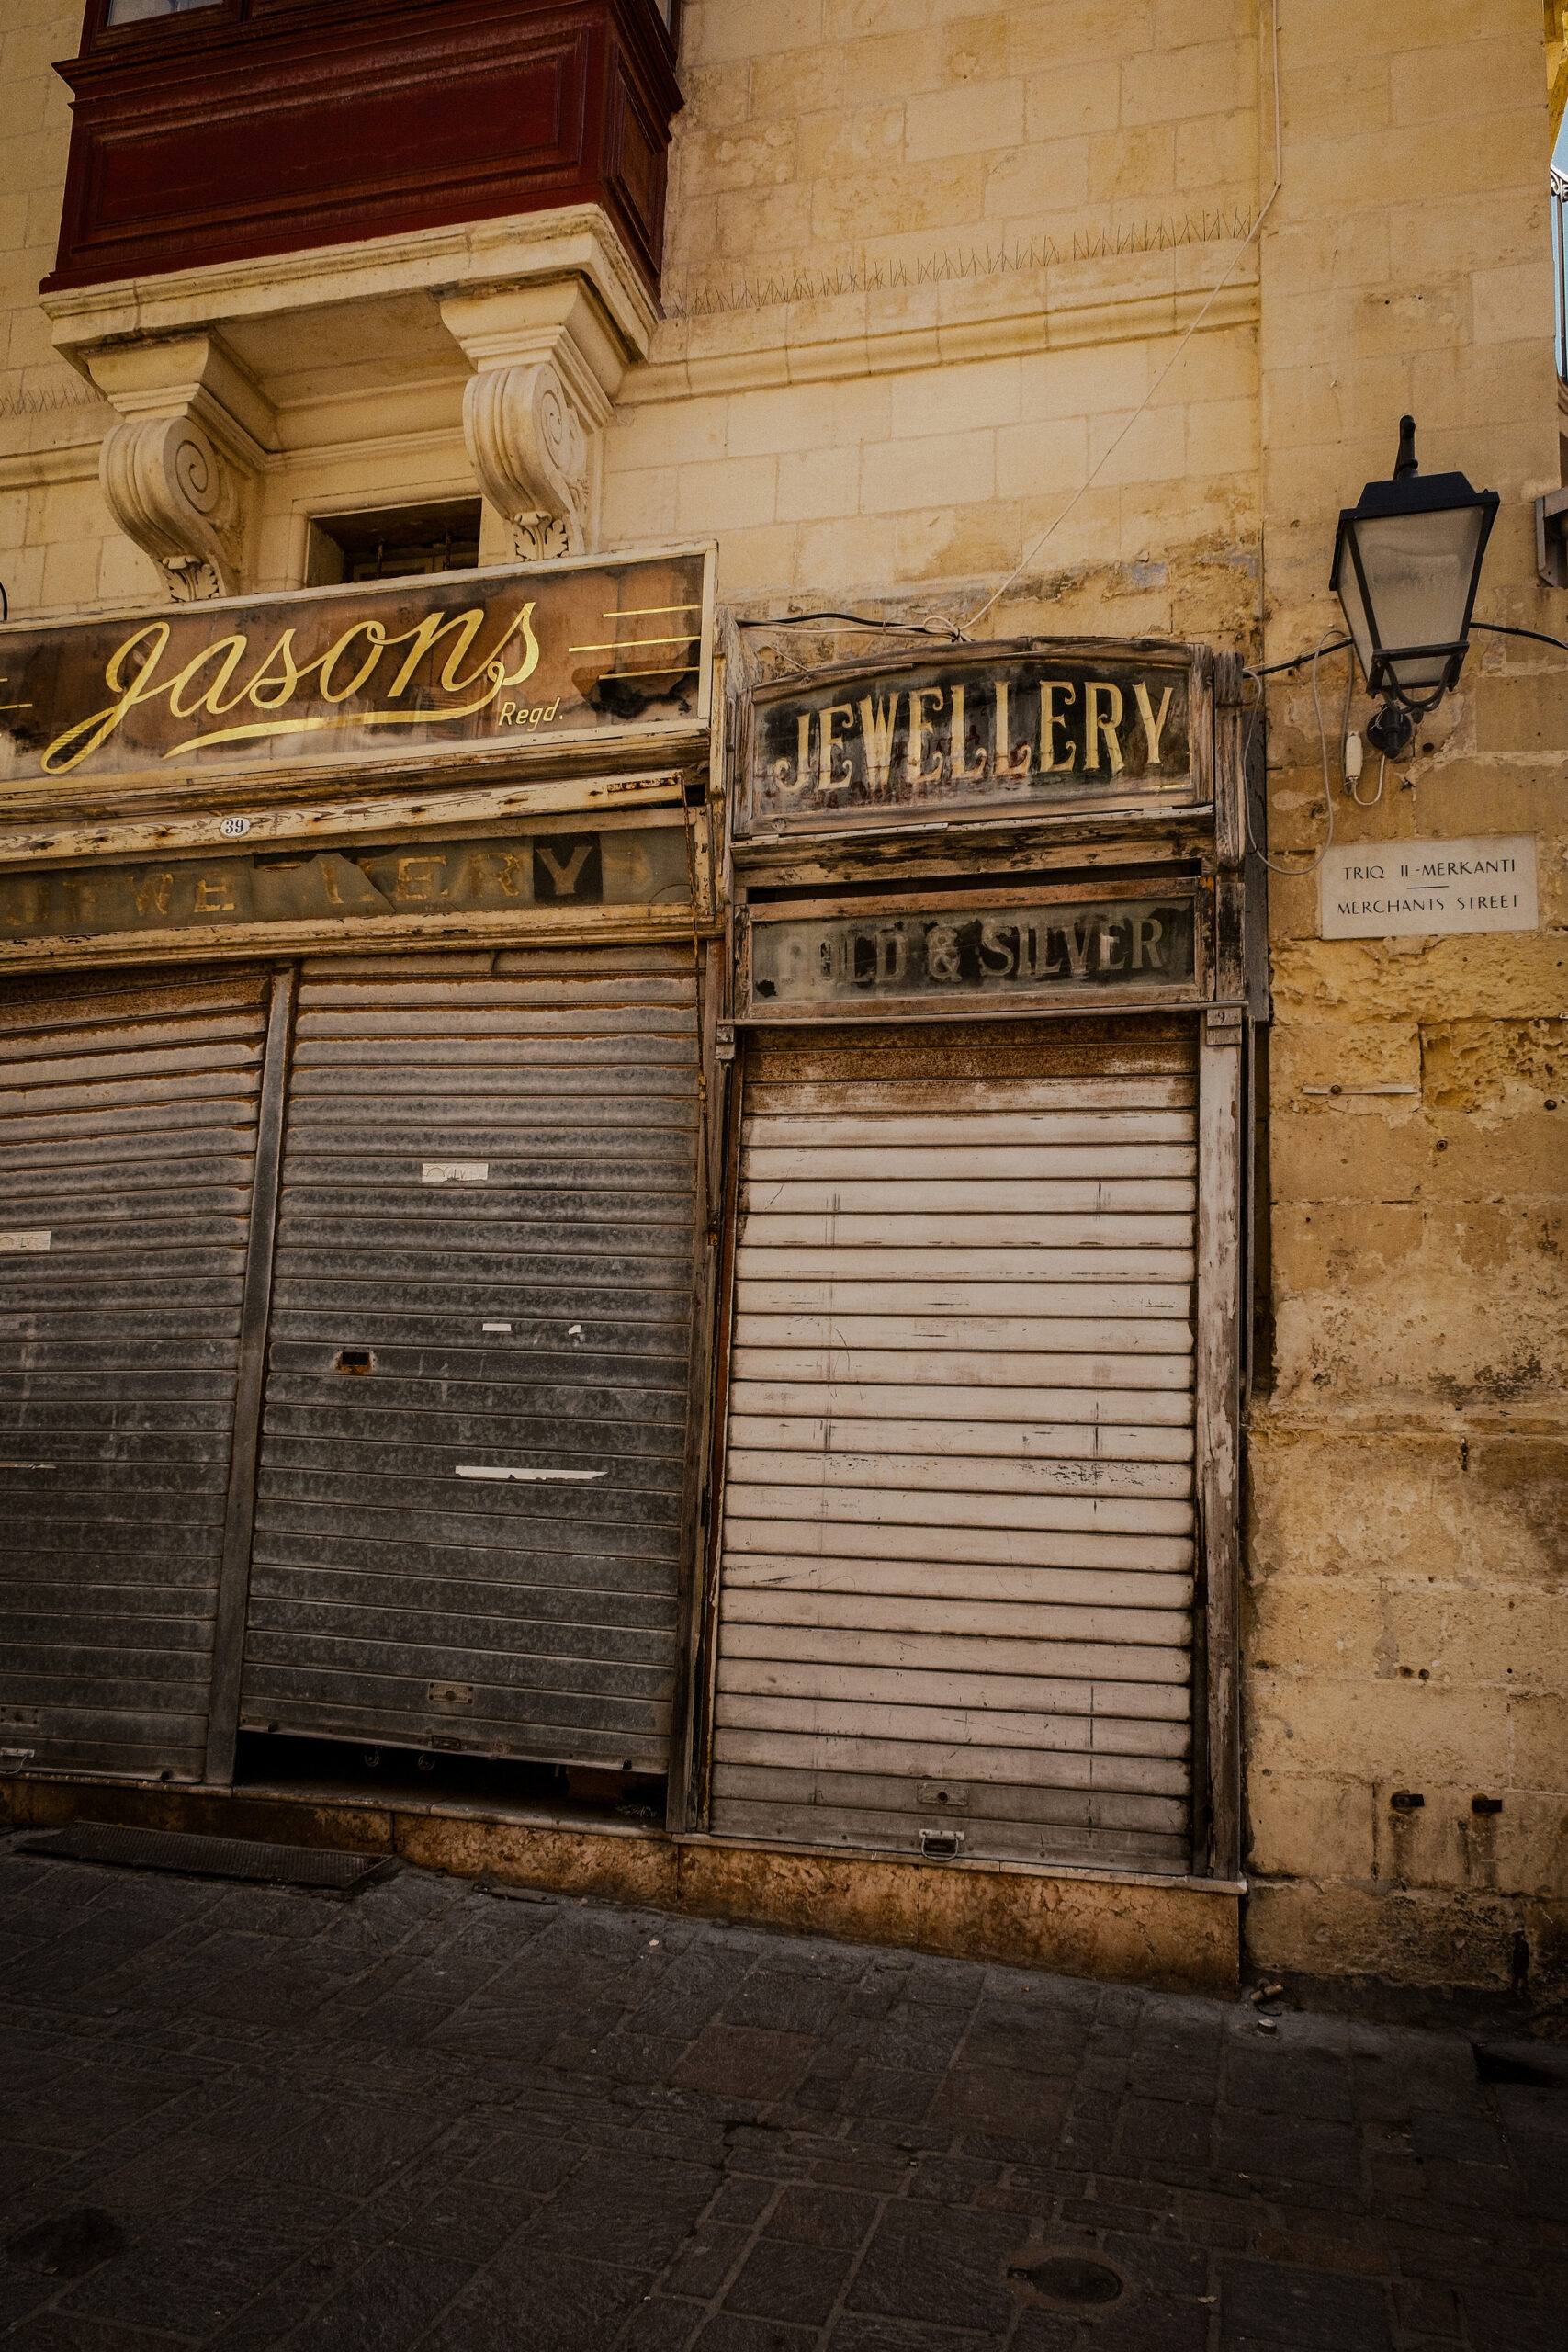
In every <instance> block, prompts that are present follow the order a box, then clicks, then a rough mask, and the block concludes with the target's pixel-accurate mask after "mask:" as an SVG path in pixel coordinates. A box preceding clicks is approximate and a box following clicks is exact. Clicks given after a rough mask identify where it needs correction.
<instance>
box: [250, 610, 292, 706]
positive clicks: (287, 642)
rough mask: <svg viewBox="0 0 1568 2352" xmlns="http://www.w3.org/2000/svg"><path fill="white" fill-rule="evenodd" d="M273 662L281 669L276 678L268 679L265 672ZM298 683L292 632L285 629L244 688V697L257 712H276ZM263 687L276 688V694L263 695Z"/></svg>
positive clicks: (289, 629)
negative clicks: (279, 664)
mask: <svg viewBox="0 0 1568 2352" xmlns="http://www.w3.org/2000/svg"><path fill="white" fill-rule="evenodd" d="M274 662H282V664H283V667H282V669H281V671H280V672H279V673H278V674H277V676H276V678H269V677H268V676H267V672H268V670H269V669H270V668H271V667H272V664H273V663H274ZM298 684H299V666H298V664H297V663H296V662H295V659H294V631H293V630H292V629H291V628H286V629H285V630H284V632H283V635H282V636H281V637H280V638H279V639H278V640H277V643H276V645H275V646H274V647H273V649H272V651H271V652H270V653H269V654H268V655H267V657H266V660H265V662H263V663H262V665H261V668H260V669H259V670H258V671H257V672H256V674H255V676H254V678H253V679H252V680H251V683H250V684H249V685H248V686H247V687H246V689H245V693H246V697H247V699H248V700H249V701H250V702H251V703H253V704H254V707H255V708H256V709H257V710H276V709H277V708H278V707H279V705H280V704H282V703H286V702H287V701H288V697H289V695H291V694H292V693H293V692H294V689H295V687H296V686H297V685H298ZM264 686H276V689H277V691H276V694H263V692H262V688H263V687H264Z"/></svg>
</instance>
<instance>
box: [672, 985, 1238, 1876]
mask: <svg viewBox="0 0 1568 2352" xmlns="http://www.w3.org/2000/svg"><path fill="white" fill-rule="evenodd" d="M1194 1066H1195V1048H1194V1042H1193V1038H1192V1035H1191V1033H1190V1030H1187V1029H1184V1028H1183V1027H1181V1026H1180V1025H1179V1024H1177V1023H1145V1024H1142V1025H1136V1024H1133V1023H1126V1024H1117V1023H1113V1022H1111V1023H1097V1024H1085V1025H1084V1027H1083V1028H1082V1029H1081V1030H1076V1031H1069V1030H1066V1029H1064V1028H1060V1027H1058V1026H1056V1025H1055V1024H1040V1025H1037V1026H1033V1027H1031V1028H1024V1027H1023V1026H1022V1025H1020V1026H1018V1027H1017V1028H1016V1029H1015V1028H1012V1027H1009V1028H1008V1029H1006V1030H1005V1031H1004V1030H1002V1029H1001V1028H1000V1027H998V1028H997V1029H992V1030H990V1031H988V1032H987V1034H986V1035H984V1036H981V1035H979V1034H978V1033H964V1034H962V1035H961V1034H959V1033H957V1032H954V1031H948V1032H945V1033H942V1032H936V1031H931V1032H925V1033H919V1035H916V1034H912V1033H910V1032H908V1031H906V1032H902V1033H897V1032H883V1033H872V1032H866V1031H861V1032H858V1033H851V1032H847V1031H832V1030H824V1031H822V1032H819V1033H817V1034H816V1035H807V1034H805V1033H800V1032H796V1033H776V1034H774V1035H766V1036H764V1037H763V1038H761V1040H760V1041H759V1042H757V1043H756V1044H755V1045H754V1046H753V1048H752V1052H751V1057H750V1062H749V1065H748V1069H747V1078H746V1091H745V1102H746V1114H745V1129H744V1133H743V1136H742V1145H741V1227H740V1234H739V1244H738V1254H737V1260H736V1283H735V1306H734V1322H733V1347H732V1353H731V1363H730V1386H729V1393H728V1431H727V1454H726V1465H725V1487H724V1505H723V1508H724V1531H723V1542H722V1546H721V1552H722V1560H721V1571H720V1574H721V1588H720V1616H719V1657H718V1667H717V1675H716V1713H715V1731H714V1743H713V1758H714V1760H713V1776H712V1810H711V1820H712V1826H713V1828H714V1829H715V1831H716V1832H717V1833H719V1834H721V1835H722V1834H725V1833H727V1832H728V1833H730V1834H734V1835H748V1834H749V1835H752V1836H759V1837H772V1838H787V1839H789V1840H791V1841H792V1842H799V1843H805V1844H822V1843H830V1844H831V1843H836V1844H840V1845H846V1846H860V1847H871V1848H877V1847H880V1848H883V1849H903V1850H906V1851H908V1850H917V1849H918V1848H919V1838H920V1835H921V1833H922V1831H925V1830H930V1829H942V1830H952V1829H962V1830H963V1832H964V1852H965V1853H967V1854H972V1855H975V1856H977V1857H990V1858H993V1859H1032V1860H1052V1859H1058V1860H1089V1859H1095V1858H1098V1859H1100V1860H1105V1861H1108V1862H1111V1861H1114V1862H1118V1863H1122V1864H1133V1865H1137V1864H1143V1865H1152V1866H1156V1867H1163V1868H1167V1869H1172V1868H1174V1869H1182V1868H1185V1867H1186V1861H1187V1856H1188V1852H1189V1847H1190V1826H1189V1804H1190V1796H1189V1778H1190V1761H1189V1758H1190V1744H1191V1729H1190V1638H1191V1618H1190V1611H1191V1605H1192V1589H1193V1585H1192V1580H1193V1564H1194V1544H1193V1533H1194V1521H1193V1485H1192V1454H1193V1398H1192V1380H1193V1340H1192V1314H1193V1296H1192V1283H1193V1278H1194V1268H1195V1233H1194V1204H1195V1182H1194V1179H1195V1173H1196V1169H1195V1150H1196V1129H1195V1116H1194V1107H1193V1105H1194Z"/></svg>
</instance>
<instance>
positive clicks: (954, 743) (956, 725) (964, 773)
mask: <svg viewBox="0 0 1568 2352" xmlns="http://www.w3.org/2000/svg"><path fill="white" fill-rule="evenodd" d="M951 748H952V755H953V783H954V784H978V783H979V781H980V779H981V777H982V776H983V775H985V773H986V747H985V745H984V744H983V743H980V744H976V747H975V764H974V766H973V767H971V766H970V765H969V743H968V739H967V734H966V731H965V727H964V687H962V686H954V687H953V732H952V737H951Z"/></svg>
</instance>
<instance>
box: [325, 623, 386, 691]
mask: <svg viewBox="0 0 1568 2352" xmlns="http://www.w3.org/2000/svg"><path fill="white" fill-rule="evenodd" d="M360 636H363V637H364V638H365V639H366V640H367V643H368V645H369V647H370V650H369V652H368V653H367V655H366V656H365V659H364V661H363V662H361V663H360V665H359V667H358V669H357V670H356V671H355V673H354V675H353V677H352V678H350V680H349V682H348V684H347V685H346V686H336V687H334V686H333V682H332V679H333V671H334V670H335V669H336V667H337V664H338V658H339V656H340V655H341V654H344V653H346V652H347V651H348V649H349V647H350V646H351V645H352V644H353V643H354V640H355V638H356V637H360ZM386 643H387V632H386V630H385V629H384V628H382V626H381V624H380V622H379V621H355V624H354V627H353V628H345V629H344V633H343V635H342V636H341V637H340V638H339V639H338V640H337V643H336V644H335V645H333V646H329V647H328V649H327V650H326V652H325V653H323V654H322V656H321V700H322V701H323V702H346V701H347V700H348V698H349V696H350V695H356V694H357V693H358V692H359V689H360V688H361V686H363V685H364V684H365V682H366V680H367V678H368V677H369V675H370V673H371V671H372V670H374V668H375V667H376V664H377V662H379V660H380V659H381V655H382V652H383V651H384V650H385V648H386ZM310 666H311V668H312V669H314V668H315V667H316V664H315V663H314V662H312V663H311V665H310ZM397 691H398V689H397V685H396V683H394V684H393V686H392V692H393V694H396V693H397Z"/></svg>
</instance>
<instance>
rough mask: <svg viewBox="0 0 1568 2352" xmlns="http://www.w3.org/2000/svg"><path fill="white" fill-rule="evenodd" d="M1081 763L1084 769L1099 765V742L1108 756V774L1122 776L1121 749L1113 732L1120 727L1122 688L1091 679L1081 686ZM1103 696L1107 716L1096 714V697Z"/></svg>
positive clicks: (1097, 705)
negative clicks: (1082, 715)
mask: <svg viewBox="0 0 1568 2352" xmlns="http://www.w3.org/2000/svg"><path fill="white" fill-rule="evenodd" d="M1083 692H1084V725H1083V734H1084V743H1083V763H1084V765H1085V767H1086V768H1097V767H1098V766H1099V765H1100V742H1101V741H1102V740H1103V741H1104V744H1105V748H1106V751H1107V752H1109V754H1110V759H1111V775H1121V773H1122V746H1121V744H1120V743H1119V742H1118V741H1117V740H1116V729H1118V728H1119V727H1120V726H1121V724H1122V689H1121V687H1120V686H1112V685H1108V684H1105V683H1103V682H1102V681H1101V680H1100V679H1093V678H1091V679H1090V680H1089V683H1088V684H1086V686H1085V687H1084V690H1083ZM1101 695H1104V697H1105V703H1106V707H1107V709H1108V711H1109V712H1110V717H1109V718H1101V717H1100V696H1101Z"/></svg>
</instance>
